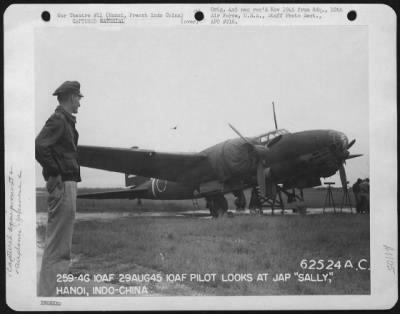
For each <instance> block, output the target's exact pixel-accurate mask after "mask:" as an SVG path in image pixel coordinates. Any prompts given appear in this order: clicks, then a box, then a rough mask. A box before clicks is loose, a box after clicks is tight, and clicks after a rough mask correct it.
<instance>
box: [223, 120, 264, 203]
mask: <svg viewBox="0 0 400 314" xmlns="http://www.w3.org/2000/svg"><path fill="white" fill-rule="evenodd" d="M228 125H229V127H230V128H231V129H232V130H233V131H234V132H235V133H236V134H237V135H239V137H240V138H241V139H242V140H243V141H245V142H246V143H247V144H249V145H250V147H251V148H252V149H253V152H254V153H255V155H256V156H257V159H258V161H257V184H258V186H259V187H260V193H261V195H262V196H263V197H265V196H266V182H265V181H266V177H267V173H266V171H265V167H264V161H265V160H266V159H267V157H268V152H269V149H268V148H267V147H266V146H264V145H257V144H254V143H252V142H250V141H249V140H248V139H247V138H245V137H244V136H243V135H242V134H241V133H240V132H239V131H238V130H237V129H236V128H235V127H234V126H233V125H232V124H230V123H228Z"/></svg>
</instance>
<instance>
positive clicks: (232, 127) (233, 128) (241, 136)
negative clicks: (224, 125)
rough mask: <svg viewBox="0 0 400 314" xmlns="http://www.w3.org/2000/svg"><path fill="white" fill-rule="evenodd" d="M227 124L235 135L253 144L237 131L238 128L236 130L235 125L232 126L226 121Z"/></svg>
mask: <svg viewBox="0 0 400 314" xmlns="http://www.w3.org/2000/svg"><path fill="white" fill-rule="evenodd" d="M228 125H229V127H230V128H231V129H232V130H233V131H234V132H235V133H236V134H237V135H239V136H240V138H241V139H242V140H243V141H245V142H246V143H248V144H250V145H251V146H254V144H253V143H251V142H250V141H249V140H248V139H247V138H245V137H244V136H243V135H242V134H240V132H239V131H238V130H236V129H235V127H234V126H233V125H232V124H230V123H228Z"/></svg>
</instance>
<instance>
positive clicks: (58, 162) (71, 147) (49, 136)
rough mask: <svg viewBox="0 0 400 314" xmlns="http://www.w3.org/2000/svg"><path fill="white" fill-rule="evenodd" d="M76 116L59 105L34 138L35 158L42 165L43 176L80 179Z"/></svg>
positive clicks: (66, 179)
mask: <svg viewBox="0 0 400 314" xmlns="http://www.w3.org/2000/svg"><path fill="white" fill-rule="evenodd" d="M75 123H76V118H75V117H74V116H73V115H72V114H70V113H69V112H67V111H66V110H65V109H64V108H62V107H61V106H58V107H57V108H56V110H55V112H54V113H53V114H52V115H51V117H50V118H49V119H48V120H47V122H46V124H45V125H44V127H43V129H42V130H41V131H40V133H39V135H38V136H37V137H36V140H35V158H36V160H37V161H38V162H39V164H40V165H41V166H42V167H43V177H44V179H45V180H46V181H47V180H48V178H49V177H50V176H57V175H61V178H62V180H63V181H77V182H79V181H81V175H80V168H79V164H78V160H77V159H78V154H77V145H78V137H79V134H78V132H77V131H76V129H75Z"/></svg>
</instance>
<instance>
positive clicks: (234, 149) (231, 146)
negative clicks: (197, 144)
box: [206, 139, 257, 180]
mask: <svg viewBox="0 0 400 314" xmlns="http://www.w3.org/2000/svg"><path fill="white" fill-rule="evenodd" d="M206 152H207V154H208V155H209V158H210V162H211V164H212V167H213V169H214V171H215V172H216V174H217V175H218V178H219V179H220V180H225V179H226V178H230V177H232V176H236V175H237V176H239V175H242V174H246V173H249V172H250V171H255V170H256V168H257V160H256V159H257V157H256V156H255V155H254V150H253V148H252V147H251V146H250V145H249V144H248V143H246V142H244V141H243V140H242V139H232V140H227V141H225V142H222V143H219V144H217V145H215V146H213V147H211V148H209V149H208V150H207V151H206Z"/></svg>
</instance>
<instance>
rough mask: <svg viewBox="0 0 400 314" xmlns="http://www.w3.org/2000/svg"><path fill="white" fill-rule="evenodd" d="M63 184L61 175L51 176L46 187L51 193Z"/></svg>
mask: <svg viewBox="0 0 400 314" xmlns="http://www.w3.org/2000/svg"><path fill="white" fill-rule="evenodd" d="M61 185H62V179H61V175H58V176H56V177H49V179H48V180H47V184H46V188H47V191H48V192H49V193H51V192H53V191H54V189H55V188H56V187H57V186H61Z"/></svg>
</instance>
